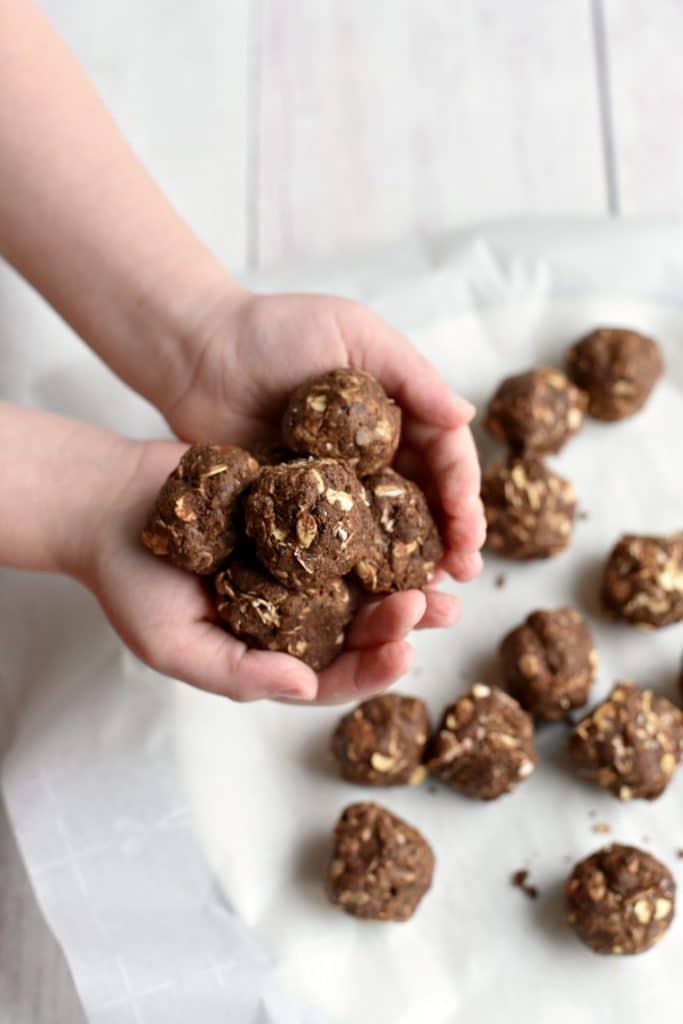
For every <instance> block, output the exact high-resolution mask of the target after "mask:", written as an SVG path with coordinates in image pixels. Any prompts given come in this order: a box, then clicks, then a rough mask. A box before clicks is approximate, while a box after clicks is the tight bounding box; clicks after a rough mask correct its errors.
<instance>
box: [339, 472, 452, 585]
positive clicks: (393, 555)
mask: <svg viewBox="0 0 683 1024" xmlns="http://www.w3.org/2000/svg"><path fill="white" fill-rule="evenodd" d="M363 483H364V485H365V493H366V494H367V496H368V501H369V503H370V511H371V513H372V517H373V519H374V521H375V525H376V531H375V541H374V543H373V545H372V546H371V548H370V550H369V551H368V553H367V554H366V555H365V556H364V557H363V558H362V559H361V560H360V562H358V564H357V565H356V575H357V576H358V578H359V579H360V581H361V583H362V584H363V586H364V587H365V589H366V590H369V591H370V592H371V593H373V594H388V593H389V592H390V591H392V590H410V589H412V588H413V587H415V588H417V589H420V588H421V587H424V586H426V585H427V583H429V581H430V580H431V579H432V578H433V577H434V572H435V569H436V565H437V563H438V562H439V561H440V560H441V557H442V555H443V545H442V543H441V538H440V537H439V531H438V530H437V528H436V523H435V522H434V520H433V519H432V515H431V512H430V511H429V506H428V505H427V499H426V498H425V496H424V494H423V493H422V491H421V490H420V488H419V487H418V486H417V484H414V483H413V482H412V480H406V478H405V477H403V476H401V475H400V474H399V473H397V472H396V471H395V470H393V469H382V470H380V472H379V473H374V474H373V475H372V476H369V477H366V478H365V479H364V481H363Z"/></svg>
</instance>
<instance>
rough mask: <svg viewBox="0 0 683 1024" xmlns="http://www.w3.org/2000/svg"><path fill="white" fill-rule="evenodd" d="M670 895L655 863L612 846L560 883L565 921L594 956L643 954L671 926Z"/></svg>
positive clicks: (671, 886)
mask: <svg viewBox="0 0 683 1024" xmlns="http://www.w3.org/2000/svg"><path fill="white" fill-rule="evenodd" d="M675 895H676V884H675V882H674V880H673V878H672V875H671V872H670V871H669V869H668V868H666V867H665V866H664V865H663V864H662V863H660V861H658V860H656V858H655V857H653V856H652V855H651V854H649V853H645V852H644V851H643V850H638V849H636V847H635V846H621V845H620V844H618V843H613V844H612V845H610V846H606V847H605V848H604V849H602V850H598V851H597V853H593V854H591V856H590V857H586V858H585V860H582V861H579V863H578V864H577V865H576V866H575V867H574V870H573V871H572V873H571V875H570V876H569V878H568V879H567V882H566V883H565V899H566V906H567V921H568V923H569V924H570V925H571V927H572V928H573V929H574V931H575V932H576V934H577V935H578V936H579V938H580V939H581V940H582V941H583V942H585V943H586V945H587V946H588V947H589V948H590V949H592V950H593V952H594V953H613V954H616V955H617V956H620V955H623V954H630V953H644V952H645V950H646V949H649V948H650V947H651V946H654V944H655V942H659V940H660V939H661V937H662V936H663V935H664V932H665V931H666V930H667V928H668V927H669V925H670V924H671V921H672V919H673V916H674V901H675Z"/></svg>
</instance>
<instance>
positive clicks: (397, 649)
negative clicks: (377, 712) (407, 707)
mask: <svg viewBox="0 0 683 1024" xmlns="http://www.w3.org/2000/svg"><path fill="white" fill-rule="evenodd" d="M414 659H415V652H414V651H413V649H412V647H411V646H410V644H407V643H406V642H405V641H403V640H397V641H394V642H393V643H388V644H383V645H382V646H381V647H371V648H368V649H367V650H359V651H348V652H346V653H344V654H341V655H340V656H339V657H338V658H337V659H336V660H335V661H334V662H333V663H332V664H331V665H330V667H329V668H326V669H325V671H324V672H322V673H321V674H320V676H319V685H318V697H317V700H316V704H341V703H345V702H347V701H358V700H365V698H366V697H371V696H373V695H374V694H376V693H381V692H382V691H383V690H386V689H387V687H388V686H391V684H392V683H394V682H396V680H397V679H400V677H401V676H403V675H405V674H406V672H408V671H409V669H410V668H411V666H412V664H413V661H414Z"/></svg>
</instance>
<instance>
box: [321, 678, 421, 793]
mask: <svg viewBox="0 0 683 1024" xmlns="http://www.w3.org/2000/svg"><path fill="white" fill-rule="evenodd" d="M428 735H429V715H428V713H427V707H426V705H425V702H424V701H422V700H420V699H419V698H418V697H404V696H402V695H401V694H398V693H383V694H381V695H380V696H379V697H371V698H370V699H369V700H365V701H363V703H362V704H359V705H358V707H356V708H354V709H353V711H349V712H348V714H346V715H344V717H343V718H342V719H341V720H340V722H339V723H338V725H337V728H336V729H335V730H334V733H333V735H332V753H333V755H334V757H335V759H336V761H337V764H338V765H339V770H340V773H341V776H342V778H343V779H346V781H347V782H356V783H359V784H360V785H365V786H400V785H403V784H405V783H409V784H410V785H417V784H418V783H420V782H422V780H423V779H424V777H425V775H426V771H425V769H424V767H423V765H422V757H423V754H424V751H425V746H426V744H427V737H428Z"/></svg>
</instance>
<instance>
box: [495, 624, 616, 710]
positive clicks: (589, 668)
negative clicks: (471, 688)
mask: <svg viewBox="0 0 683 1024" xmlns="http://www.w3.org/2000/svg"><path fill="white" fill-rule="evenodd" d="M500 660H501V667H502V672H503V679H504V681H505V685H506V686H507V689H508V690H509V691H510V693H511V694H512V696H513V697H515V699H516V700H518V701H519V703H520V704H521V705H522V707H523V708H526V710H527V711H529V712H530V713H531V714H532V715H536V716H537V717H538V718H546V719H550V720H551V719H557V718H565V717H566V715H567V712H568V711H570V710H571V709H572V708H578V707H581V705H582V704H585V703H586V701H587V700H588V691H589V690H590V686H591V683H592V682H593V679H594V678H595V673H596V669H597V666H598V655H597V652H596V650H595V646H594V644H593V637H592V636H591V633H590V630H589V629H588V626H587V625H586V623H585V622H584V620H583V619H582V617H581V616H580V615H579V613H578V612H575V611H574V609H573V608H557V609H555V610H554V611H537V612H532V613H531V615H529V616H528V618H527V619H526V621H525V622H524V623H523V624H522V625H521V626H518V627H517V628H516V629H513V630H512V632H511V633H508V635H507V636H506V637H505V639H504V640H503V642H502V644H501V645H500Z"/></svg>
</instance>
